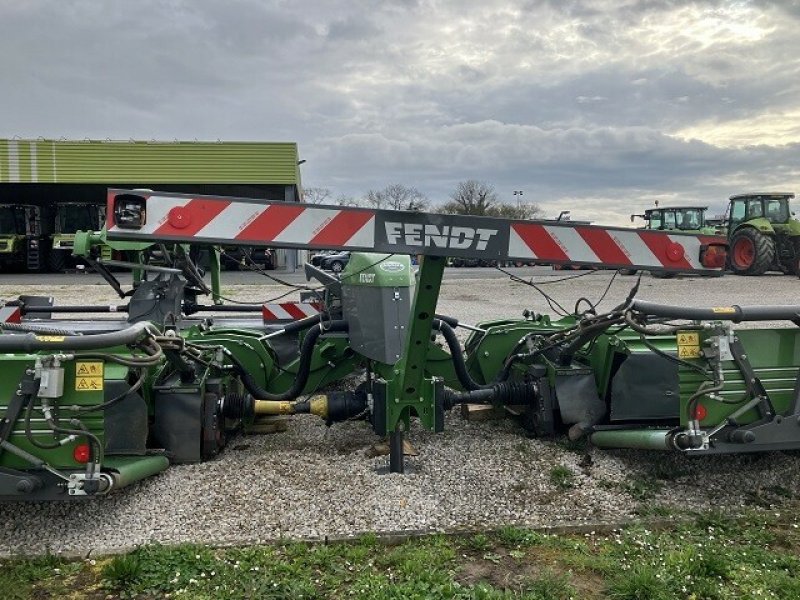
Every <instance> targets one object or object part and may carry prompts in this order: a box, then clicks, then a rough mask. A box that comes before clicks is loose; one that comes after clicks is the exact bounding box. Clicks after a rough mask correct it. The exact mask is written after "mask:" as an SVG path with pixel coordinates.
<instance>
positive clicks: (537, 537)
mask: <svg viewBox="0 0 800 600" xmlns="http://www.w3.org/2000/svg"><path fill="white" fill-rule="evenodd" d="M544 539H545V538H544V536H543V535H542V534H541V533H539V532H537V531H532V530H530V529H525V528H523V527H513V526H508V527H502V528H501V529H499V530H498V531H497V540H498V541H499V542H500V543H501V544H503V546H505V547H506V548H519V547H520V546H534V545H538V544H541V543H543V541H544Z"/></svg>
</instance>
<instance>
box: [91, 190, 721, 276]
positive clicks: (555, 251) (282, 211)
mask: <svg viewBox="0 0 800 600" xmlns="http://www.w3.org/2000/svg"><path fill="white" fill-rule="evenodd" d="M106 215H107V217H106V230H107V237H108V239H109V240H130V241H148V242H153V241H156V240H158V241H174V242H190V243H206V244H225V245H242V246H271V247H281V248H301V249H317V248H319V249H341V250H355V251H370V252H384V253H397V254H423V255H433V256H454V257H464V258H480V259H485V260H505V259H515V260H525V261H535V262H537V263H541V264H560V265H572V264H580V265H587V266H595V267H600V268H606V269H618V268H625V269H648V270H657V271H670V272H689V273H704V272H705V273H707V272H713V271H719V270H720V269H721V267H722V266H723V263H724V253H725V247H726V246H725V242H724V241H723V240H722V239H721V238H718V237H714V236H708V235H696V234H682V233H673V232H669V233H667V232H658V231H648V230H640V229H626V228H618V227H602V226H594V225H579V224H571V223H569V222H548V221H520V220H512V219H499V218H493V217H473V216H463V215H445V214H437V213H418V212H406V211H394V210H372V209H366V208H346V207H338V206H320V205H309V204H297V203H286V202H264V201H261V200H255V199H250V198H232V197H223V196H197V195H186V194H173V193H163V192H150V191H147V192H141V191H128V190H109V191H108V206H107V211H106ZM712 249H713V250H712ZM710 250H711V252H710ZM720 255H721V256H722V260H720V259H719V257H720ZM708 256H712V257H714V258H715V260H710V259H708V258H707V257H708Z"/></svg>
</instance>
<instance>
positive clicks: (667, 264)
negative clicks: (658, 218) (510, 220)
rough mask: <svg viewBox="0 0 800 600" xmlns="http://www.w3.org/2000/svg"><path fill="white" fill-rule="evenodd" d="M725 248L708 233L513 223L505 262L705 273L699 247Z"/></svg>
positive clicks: (720, 239)
mask: <svg viewBox="0 0 800 600" xmlns="http://www.w3.org/2000/svg"><path fill="white" fill-rule="evenodd" d="M709 243H716V244H720V243H722V244H724V239H723V238H719V237H714V236H707V235H666V234H664V233H662V232H654V231H646V230H641V229H631V230H624V229H602V228H599V227H581V226H575V227H556V226H552V225H542V224H539V223H514V224H512V225H511V231H510V236H509V240H508V254H509V257H510V258H522V259H528V260H537V259H538V260H541V261H543V262H550V261H554V262H562V261H563V262H572V263H603V264H607V265H620V266H633V265H635V266H637V267H644V268H646V267H653V268H667V269H698V270H700V269H705V267H703V265H702V264H700V246H702V245H705V244H709Z"/></svg>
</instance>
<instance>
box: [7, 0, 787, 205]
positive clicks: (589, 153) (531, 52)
mask: <svg viewBox="0 0 800 600" xmlns="http://www.w3.org/2000/svg"><path fill="white" fill-rule="evenodd" d="M795 4H796V3H768V2H760V1H759V2H737V1H733V0H731V1H726V0H714V1H711V0H709V1H697V2H688V1H677V0H651V1H639V2H634V1H628V2H617V1H614V0H585V1H583V0H582V1H577V0H576V1H572V2H561V1H558V2H557V1H556V0H549V1H545V0H539V1H536V2H515V1H510V0H508V1H506V0H486V1H485V2H482V3H480V4H479V5H474V6H473V7H471V9H470V10H465V8H464V5H463V3H462V2H459V1H457V0H449V1H441V2H433V1H427V0H420V1H416V0H415V1H402V0H396V1H393V2H382V3H375V2H373V1H372V0H349V1H348V0H331V1H329V2H319V1H317V2H305V3H292V2H285V1H279V0H274V1H262V0H231V1H222V0H191V1H190V0H172V1H169V2H162V1H156V0H139V1H138V2H136V3H132V2H122V1H110V2H101V1H99V0H77V1H74V2H69V3H66V2H58V1H55V0H27V1H26V2H3V1H0V82H2V85H3V94H2V95H0V114H2V115H3V116H4V120H3V124H4V127H3V128H2V130H0V135H2V136H11V135H22V136H30V137H36V136H40V135H43V136H54V137H60V136H66V137H76V138H84V137H95V138H106V137H114V138H129V137H143V138H148V139H149V138H161V139H173V138H186V139H194V138H200V139H217V138H220V139H281V140H296V141H298V142H299V144H300V149H301V153H302V154H303V156H304V157H305V158H308V159H309V160H308V163H307V164H306V165H304V179H305V181H306V182H307V183H308V184H309V185H317V186H324V187H329V188H332V189H334V190H335V192H336V193H339V192H344V193H348V194H354V195H360V194H361V193H363V192H364V191H366V190H367V189H369V188H371V187H383V186H384V185H386V184H387V183H392V182H395V181H399V182H402V183H405V184H408V185H414V186H416V187H418V188H419V189H420V190H421V191H422V192H424V193H426V194H427V195H429V196H430V197H432V198H434V199H435V198H444V197H445V196H446V195H447V193H448V192H449V191H450V190H451V189H452V187H453V186H454V185H455V183H456V182H458V181H459V180H461V179H465V178H471V177H475V178H480V179H486V180H488V181H490V182H493V183H495V185H497V187H498V189H499V190H501V191H502V190H504V189H506V188H508V189H509V190H510V189H523V188H524V189H525V190H526V196H527V195H528V193H530V197H531V198H534V197H537V195H538V196H539V197H542V198H546V200H543V201H546V202H548V203H552V206H557V205H558V202H559V199H562V200H563V201H564V202H576V203H578V204H580V205H582V206H583V205H585V206H586V207H587V210H589V211H594V213H595V214H597V215H604V216H608V215H618V214H621V213H624V212H630V211H629V210H628V209H627V208H624V207H626V206H628V205H629V204H635V203H640V202H641V201H642V199H645V201H649V200H650V199H652V198H654V197H659V198H665V197H666V198H678V199H680V198H689V197H690V196H691V197H692V201H697V200H702V198H707V199H709V200H708V201H709V202H711V201H712V200H713V201H718V199H721V198H724V197H725V196H726V195H727V194H730V193H733V192H736V191H738V190H740V189H741V187H746V188H754V187H765V186H772V187H780V188H785V187H790V188H791V187H792V186H795V185H796V184H798V183H800V172H798V169H799V167H798V161H797V156H798V150H800V148H799V147H798V146H797V144H796V143H790V144H788V145H779V143H778V142H775V141H773V140H770V139H769V138H768V136H762V137H761V138H757V139H756V143H757V144H760V145H754V146H751V147H745V148H724V147H716V146H714V145H713V144H712V143H710V142H708V141H705V142H704V141H700V140H694V141H691V140H690V141H686V140H683V139H678V138H676V137H674V135H673V134H674V132H675V131H678V130H681V129H685V128H690V127H693V126H696V125H700V124H704V125H703V126H705V127H709V128H710V127H712V126H717V127H724V126H726V125H727V124H730V123H732V122H741V123H747V122H748V120H751V119H752V120H755V119H759V118H764V117H767V116H769V115H775V114H780V113H782V112H785V113H787V114H793V113H794V114H795V115H796V113H797V112H798V111H800V100H798V98H800V63H798V61H797V60H796V57H797V56H798V55H799V54H800V42H798V38H797V33H796V32H797V31H798V25H800V11H798V10H797V9H796V6H794V5H795ZM743 11H744V12H743ZM695 14H697V15H705V16H706V17H707V18H708V22H706V23H704V24H703V27H706V28H707V29H702V30H699V31H688V29H690V28H691V27H695V26H697V27H699V26H700V25H697V23H695V22H694V20H693V17H694V15H695ZM709 124H713V125H709ZM709 131H711V132H712V133H713V130H712V129H709ZM701 137H702V136H701ZM796 141H797V140H793V139H792V140H790V142H796ZM780 143H781V144H783V143H784V141H781V142H780Z"/></svg>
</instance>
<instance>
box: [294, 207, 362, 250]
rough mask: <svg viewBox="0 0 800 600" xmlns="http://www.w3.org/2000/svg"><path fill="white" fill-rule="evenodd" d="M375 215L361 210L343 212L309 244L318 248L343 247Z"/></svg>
mask: <svg viewBox="0 0 800 600" xmlns="http://www.w3.org/2000/svg"><path fill="white" fill-rule="evenodd" d="M374 214H375V213H373V212H371V211H361V210H343V211H341V212H340V213H339V214H337V215H336V216H335V217H334V218H333V219H331V222H330V223H328V224H327V225H325V227H323V228H322V231H320V232H319V233H318V234H317V235H315V236H314V238H313V239H312V240H311V241H310V242H309V244H313V245H319V246H344V245H345V244H346V243H347V242H348V241H349V240H350V238H351V237H353V236H354V235H355V234H356V233H357V232H358V230H359V229H361V228H362V227H363V226H364V225H365V224H366V223H367V221H369V220H370V219H371V218H372V217H373V216H374Z"/></svg>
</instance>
